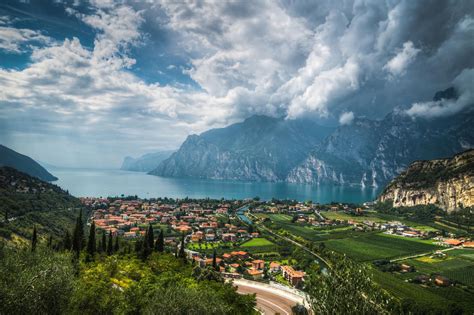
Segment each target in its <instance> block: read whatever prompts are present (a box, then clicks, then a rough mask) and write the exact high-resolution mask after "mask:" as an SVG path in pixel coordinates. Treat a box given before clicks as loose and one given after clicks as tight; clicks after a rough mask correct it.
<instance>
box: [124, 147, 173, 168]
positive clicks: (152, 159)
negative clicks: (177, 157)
mask: <svg viewBox="0 0 474 315" xmlns="http://www.w3.org/2000/svg"><path fill="white" fill-rule="evenodd" d="M174 152H175V151H159V152H155V153H148V154H144V155H142V156H140V157H138V158H133V157H130V156H127V157H125V158H124V159H123V162H122V166H121V167H120V169H121V170H124V171H133V172H149V171H152V170H154V169H155V168H156V167H158V165H159V164H160V163H161V162H162V161H164V160H166V159H167V158H169V157H170V156H171V154H173V153H174Z"/></svg>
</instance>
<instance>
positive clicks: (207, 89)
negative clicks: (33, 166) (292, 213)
mask: <svg viewBox="0 0 474 315" xmlns="http://www.w3.org/2000/svg"><path fill="white" fill-rule="evenodd" d="M473 56H474V1H472V0H464V1H463V0H453V1H448V0H443V1H439V0H431V1H423V0H420V1H412V0H407V1H392V0H387V1H383V0H373V1H369V0H367V1H358V0H355V1H350V0H340V1H337V0H328V1H325V0H321V1H312V0H301V1H297V0H280V1H278V0H273V1H260V0H256V1H248V0H241V1H230V0H219V1H120V2H118V1H79V0H75V1H33V0H31V1H9V0H2V2H1V3H0V143H1V144H4V145H6V146H8V147H10V148H12V149H14V150H17V151H19V152H21V153H23V154H27V155H29V156H31V157H33V158H34V159H36V160H39V161H42V162H46V163H49V164H53V165H58V166H68V167H97V168H116V167H119V166H120V164H121V162H122V159H123V157H124V156H127V155H131V156H139V155H141V154H144V153H150V152H155V151H160V150H169V149H176V148H178V147H179V145H180V144H181V143H182V141H183V140H184V139H185V138H186V137H187V136H188V135H190V134H194V133H201V132H203V131H205V130H208V129H210V128H216V127H222V126H226V125H229V124H232V123H235V122H238V121H242V120H243V119H245V118H247V117H250V116H252V115H255V114H262V115H269V116H273V117H283V118H285V119H298V118H301V117H305V118H312V119H314V120H315V121H317V122H318V123H320V124H323V125H332V126H337V125H345V124H350V123H351V122H352V121H353V120H354V118H356V117H362V116H365V117H369V118H373V119H379V118H382V117H383V116H384V115H386V114H387V113H389V112H390V111H393V110H397V111H402V112H404V113H405V114H406V116H407V119H412V118H414V117H421V118H423V119H430V118H433V117H439V116H443V115H452V114H454V113H457V112H459V111H461V110H463V109H464V108H466V107H467V106H471V105H472V104H474V88H473V87H474V57H473ZM451 86H454V87H455V88H456V90H457V91H458V94H459V98H458V99H457V100H438V101H433V95H434V94H435V92H437V91H440V90H444V89H446V88H448V87H451Z"/></svg>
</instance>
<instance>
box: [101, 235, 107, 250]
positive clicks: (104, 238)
mask: <svg viewBox="0 0 474 315" xmlns="http://www.w3.org/2000/svg"><path fill="white" fill-rule="evenodd" d="M100 251H101V252H102V253H105V252H107V235H106V234H105V230H102V241H101V242H100Z"/></svg>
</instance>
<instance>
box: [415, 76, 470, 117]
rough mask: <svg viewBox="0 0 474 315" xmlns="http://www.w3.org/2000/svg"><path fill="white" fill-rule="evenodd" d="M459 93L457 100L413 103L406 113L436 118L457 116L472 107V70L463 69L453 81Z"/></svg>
mask: <svg viewBox="0 0 474 315" xmlns="http://www.w3.org/2000/svg"><path fill="white" fill-rule="evenodd" d="M453 86H454V87H455V88H456V90H457V91H458V93H459V96H458V98H457V99H441V100H438V101H428V102H419V103H414V104H413V105H412V106H411V107H410V108H409V109H407V110H406V113H407V114H408V115H410V116H412V117H422V118H436V117H443V116H449V115H453V114H457V113H459V112H460V111H462V110H464V109H465V108H467V107H469V106H470V107H473V106H474V91H473V87H474V69H465V70H464V71H463V72H461V74H459V76H457V77H456V79H454V81H453Z"/></svg>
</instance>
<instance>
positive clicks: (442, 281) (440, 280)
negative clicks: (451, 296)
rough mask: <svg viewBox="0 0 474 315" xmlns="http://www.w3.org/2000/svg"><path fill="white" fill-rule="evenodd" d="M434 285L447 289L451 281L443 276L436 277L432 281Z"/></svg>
mask: <svg viewBox="0 0 474 315" xmlns="http://www.w3.org/2000/svg"><path fill="white" fill-rule="evenodd" d="M434 283H435V284H436V285H437V286H440V287H447V286H450V285H451V280H449V279H448V278H446V277H443V276H436V277H435V279H434Z"/></svg>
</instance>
